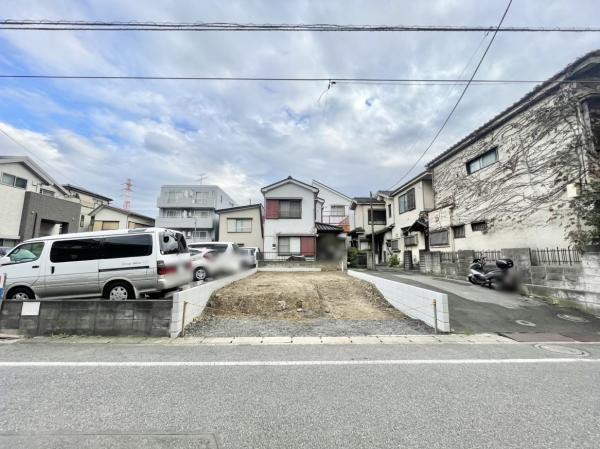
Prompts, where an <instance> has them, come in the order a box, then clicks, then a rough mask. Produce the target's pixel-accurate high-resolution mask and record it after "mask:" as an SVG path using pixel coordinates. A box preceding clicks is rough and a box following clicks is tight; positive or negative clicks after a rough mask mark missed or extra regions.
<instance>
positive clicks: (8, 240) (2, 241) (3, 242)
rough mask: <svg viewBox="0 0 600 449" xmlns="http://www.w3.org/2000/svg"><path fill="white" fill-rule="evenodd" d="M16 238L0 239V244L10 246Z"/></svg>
mask: <svg viewBox="0 0 600 449" xmlns="http://www.w3.org/2000/svg"><path fill="white" fill-rule="evenodd" d="M17 242H18V240H14V239H0V246H3V247H4V248H12V247H13V246H15V245H16V244H17Z"/></svg>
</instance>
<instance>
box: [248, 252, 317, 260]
mask: <svg viewBox="0 0 600 449" xmlns="http://www.w3.org/2000/svg"><path fill="white" fill-rule="evenodd" d="M256 258H257V259H258V260H260V261H267V262H289V261H296V262H303V261H311V262H312V261H314V260H315V254H314V253H305V254H280V253H278V252H260V253H257V255H256Z"/></svg>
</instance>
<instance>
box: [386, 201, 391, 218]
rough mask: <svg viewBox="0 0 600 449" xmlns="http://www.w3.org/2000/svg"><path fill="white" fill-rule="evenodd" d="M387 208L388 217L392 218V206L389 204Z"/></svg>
mask: <svg viewBox="0 0 600 449" xmlns="http://www.w3.org/2000/svg"><path fill="white" fill-rule="evenodd" d="M387 206H388V217H389V218H392V205H391V204H388V205H387Z"/></svg>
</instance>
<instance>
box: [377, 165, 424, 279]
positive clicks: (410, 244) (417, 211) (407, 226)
mask: <svg viewBox="0 0 600 449" xmlns="http://www.w3.org/2000/svg"><path fill="white" fill-rule="evenodd" d="M385 202H386V217H387V224H388V228H391V229H390V231H389V233H388V234H387V235H386V248H388V250H389V252H391V253H393V254H397V255H398V257H399V259H400V263H401V264H403V265H404V267H406V268H411V267H412V266H413V265H417V264H418V263H419V250H422V249H428V248H429V241H428V219H427V214H428V211H430V210H431V209H433V187H432V177H431V173H429V172H426V171H425V172H423V173H420V174H418V175H417V176H415V177H414V178H412V179H411V180H409V181H407V182H405V183H404V184H402V185H401V186H399V187H397V188H396V189H395V190H393V191H392V192H389V194H388V195H386V197H385ZM392 224H393V226H391V225H392Z"/></svg>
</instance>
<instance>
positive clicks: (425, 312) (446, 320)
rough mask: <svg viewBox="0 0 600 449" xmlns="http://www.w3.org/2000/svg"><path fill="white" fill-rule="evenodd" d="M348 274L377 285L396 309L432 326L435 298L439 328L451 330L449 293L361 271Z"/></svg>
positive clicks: (350, 271) (443, 330)
mask: <svg viewBox="0 0 600 449" xmlns="http://www.w3.org/2000/svg"><path fill="white" fill-rule="evenodd" d="M348 274H349V275H350V276H352V277H355V278H357V279H362V280H363V281H367V282H370V283H371V284H373V285H375V287H377V290H379V291H380V292H381V294H382V295H383V297H384V298H385V299H386V300H387V301H388V302H389V303H390V304H391V305H393V306H394V307H395V308H396V309H398V310H400V311H401V312H402V313H404V314H405V315H408V316H409V317H411V318H415V319H417V320H421V321H423V322H424V323H425V324H427V325H429V326H431V327H434V325H435V315H434V309H433V300H435V301H436V308H437V328H438V329H439V330H441V331H442V332H450V310H449V308H448V295H446V294H445V293H438V292H434V291H431V290H426V289H424V288H420V287H414V286H412V285H408V284H403V283H401V282H397V281H390V280H389V279H383V278H380V277H378V276H372V275H370V274H366V273H362V272H360V271H354V270H348Z"/></svg>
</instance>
